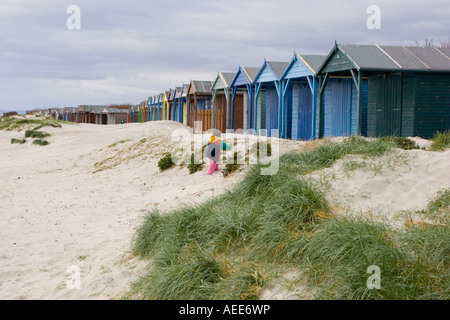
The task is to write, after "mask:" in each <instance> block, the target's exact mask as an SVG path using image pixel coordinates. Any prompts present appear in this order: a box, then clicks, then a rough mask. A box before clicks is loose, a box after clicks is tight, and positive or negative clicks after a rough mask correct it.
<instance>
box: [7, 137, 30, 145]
mask: <svg viewBox="0 0 450 320" xmlns="http://www.w3.org/2000/svg"><path fill="white" fill-rule="evenodd" d="M25 142H27V140H25V139H15V138H12V139H11V144H13V143H19V144H24V143H25Z"/></svg>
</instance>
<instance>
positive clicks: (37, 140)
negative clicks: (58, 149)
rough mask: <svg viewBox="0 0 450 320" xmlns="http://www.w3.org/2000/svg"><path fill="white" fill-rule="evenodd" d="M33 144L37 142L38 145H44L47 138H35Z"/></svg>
mask: <svg viewBox="0 0 450 320" xmlns="http://www.w3.org/2000/svg"><path fill="white" fill-rule="evenodd" d="M33 144H38V145H40V146H46V145H48V141H47V140H41V139H36V140H34V141H33Z"/></svg>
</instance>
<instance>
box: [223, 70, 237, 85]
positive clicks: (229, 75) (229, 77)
mask: <svg viewBox="0 0 450 320" xmlns="http://www.w3.org/2000/svg"><path fill="white" fill-rule="evenodd" d="M220 75H221V76H222V80H223V81H224V83H225V85H226V86H228V87H230V85H231V82H233V79H234V77H235V76H236V72H220Z"/></svg>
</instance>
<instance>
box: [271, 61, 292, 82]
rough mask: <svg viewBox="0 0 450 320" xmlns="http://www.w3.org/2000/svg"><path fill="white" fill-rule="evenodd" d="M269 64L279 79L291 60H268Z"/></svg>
mask: <svg viewBox="0 0 450 320" xmlns="http://www.w3.org/2000/svg"><path fill="white" fill-rule="evenodd" d="M267 64H268V65H269V66H270V68H271V69H272V71H273V72H274V73H275V75H276V76H277V77H278V79H279V78H281V76H282V75H283V72H284V70H286V67H287V65H288V64H289V62H279V61H267Z"/></svg>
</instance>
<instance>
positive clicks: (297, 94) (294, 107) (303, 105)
mask: <svg viewBox="0 0 450 320" xmlns="http://www.w3.org/2000/svg"><path fill="white" fill-rule="evenodd" d="M325 58H326V56H324V55H299V54H297V53H294V56H293V58H292V59H291V61H290V62H289V64H288V66H287V67H286V69H285V71H284V73H283V75H282V76H281V81H282V82H283V97H282V101H283V103H284V105H283V107H282V108H283V110H286V112H292V114H291V121H288V120H287V119H286V121H287V124H286V125H285V126H283V127H284V129H285V130H286V135H287V133H288V132H289V131H290V136H289V138H291V139H292V140H312V139H316V138H317V137H318V133H319V118H318V114H319V113H318V108H317V101H318V92H319V90H318V87H319V79H318V78H317V77H316V73H317V71H318V69H319V67H320V66H321V65H322V63H323V61H324V60H325ZM288 92H289V95H288V96H286V95H287V93H288ZM288 110H291V111H288ZM289 129H290V130H289Z"/></svg>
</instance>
